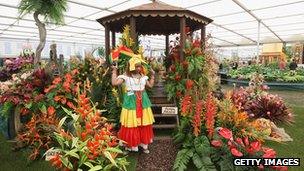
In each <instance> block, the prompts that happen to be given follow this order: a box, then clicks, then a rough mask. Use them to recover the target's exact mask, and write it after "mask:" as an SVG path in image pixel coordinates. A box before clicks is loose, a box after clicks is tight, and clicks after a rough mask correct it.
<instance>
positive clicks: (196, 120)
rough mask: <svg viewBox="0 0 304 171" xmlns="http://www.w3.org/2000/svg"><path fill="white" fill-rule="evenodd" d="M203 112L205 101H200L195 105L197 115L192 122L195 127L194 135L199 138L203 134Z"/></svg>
mask: <svg viewBox="0 0 304 171" xmlns="http://www.w3.org/2000/svg"><path fill="white" fill-rule="evenodd" d="M202 111H203V101H202V100H198V101H197V102H196V104H195V114H194V117H193V120H192V126H193V133H194V135H195V136H196V137H197V136H198V135H199V134H200V132H201V126H202V121H201V114H202Z"/></svg>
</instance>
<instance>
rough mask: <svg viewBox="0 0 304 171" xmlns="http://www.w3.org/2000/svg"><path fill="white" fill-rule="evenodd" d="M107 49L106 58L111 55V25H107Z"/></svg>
mask: <svg viewBox="0 0 304 171" xmlns="http://www.w3.org/2000/svg"><path fill="white" fill-rule="evenodd" d="M105 48H106V56H109V55H110V28H109V25H108V24H106V25H105Z"/></svg>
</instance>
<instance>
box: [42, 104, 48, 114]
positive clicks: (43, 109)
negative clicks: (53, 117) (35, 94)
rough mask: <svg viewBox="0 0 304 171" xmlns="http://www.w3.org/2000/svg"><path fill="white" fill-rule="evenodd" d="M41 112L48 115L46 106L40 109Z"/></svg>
mask: <svg viewBox="0 0 304 171" xmlns="http://www.w3.org/2000/svg"><path fill="white" fill-rule="evenodd" d="M40 111H41V112H42V113H47V110H46V106H45V105H42V106H41V107H40Z"/></svg>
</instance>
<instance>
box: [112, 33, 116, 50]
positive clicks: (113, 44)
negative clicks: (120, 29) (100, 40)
mask: <svg viewBox="0 0 304 171" xmlns="http://www.w3.org/2000/svg"><path fill="white" fill-rule="evenodd" d="M115 41H116V38H115V31H112V49H114V48H115V46H116V42H115Z"/></svg>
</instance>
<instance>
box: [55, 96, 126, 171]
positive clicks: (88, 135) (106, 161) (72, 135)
mask: <svg viewBox="0 0 304 171" xmlns="http://www.w3.org/2000/svg"><path fill="white" fill-rule="evenodd" d="M63 109H64V110H65V112H66V114H67V116H65V117H64V118H62V120H61V121H60V123H59V126H58V127H59V128H61V129H60V132H58V133H55V139H56V142H57V143H58V144H59V147H55V148H52V150H55V151H56V152H58V153H57V154H56V155H55V156H53V157H52V158H51V159H50V162H51V163H52V165H53V166H54V167H56V168H57V169H64V168H65V169H68V170H77V169H82V170H89V169H94V170H111V169H114V168H117V169H120V170H126V167H125V166H126V165H127V164H128V163H127V161H126V158H125V157H123V156H120V155H121V154H122V151H121V150H120V148H119V139H118V138H117V137H116V136H115V135H114V134H113V132H112V125H111V124H109V123H107V119H106V118H104V117H102V116H100V112H98V111H97V110H96V108H95V107H94V106H91V104H90V101H89V98H88V97H87V95H86V94H85V93H82V94H79V95H78V97H77V100H76V105H75V108H74V109H73V110H68V109H65V108H63ZM68 119H71V120H72V121H71V123H72V128H70V130H67V131H65V130H64V128H62V125H64V124H66V123H67V122H66V120H68Z"/></svg>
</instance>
